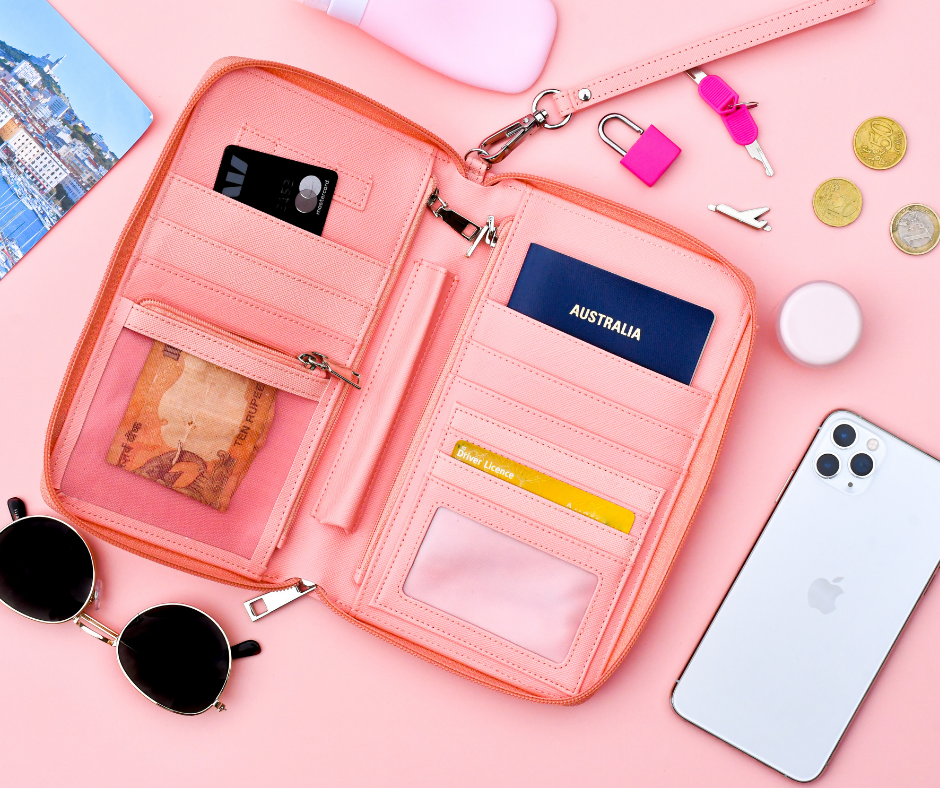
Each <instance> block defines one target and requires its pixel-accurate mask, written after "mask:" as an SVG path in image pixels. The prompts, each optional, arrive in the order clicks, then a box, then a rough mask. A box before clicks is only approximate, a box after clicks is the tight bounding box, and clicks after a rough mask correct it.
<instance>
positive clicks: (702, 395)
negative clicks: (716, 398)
mask: <svg viewBox="0 0 940 788" xmlns="http://www.w3.org/2000/svg"><path fill="white" fill-rule="evenodd" d="M487 303H488V305H489V306H492V307H494V308H496V309H497V310H498V311H500V312H502V313H503V314H506V315H509V316H510V317H512V318H515V319H519V320H521V321H523V322H526V323H528V324H529V325H530V326H532V327H533V328H536V329H539V330H540V331H544V332H545V333H546V334H548V336H549V337H551V338H552V339H553V340H562V341H563V342H565V343H566V344H569V345H571V346H572V347H574V348H575V349H576V350H578V351H584V350H587V351H589V352H590V353H591V354H593V355H595V356H597V357H598V358H599V359H600V360H601V361H605V362H616V364H617V366H621V367H623V368H624V369H625V370H627V372H631V373H633V372H638V373H640V374H642V375H645V376H646V377H648V378H650V379H651V380H653V381H655V382H656V383H659V384H665V385H668V386H669V387H671V388H674V389H675V390H676V391H678V392H681V393H682V394H691V395H694V396H695V397H698V398H699V399H702V400H705V403H706V404H707V403H708V402H710V401H711V398H712V397H711V395H710V394H708V393H707V392H704V391H700V390H699V389H695V388H693V387H692V386H686V385H684V384H682V383H679V382H678V381H676V380H670V379H669V378H667V377H665V376H664V375H660V374H658V373H656V372H653V370H651V369H646V368H645V367H641V366H640V365H639V364H635V363H633V362H632V361H629V360H628V359H625V358H619V357H618V356H615V355H613V353H608V352H607V351H606V350H602V349H601V348H599V347H596V346H595V345H591V344H590V343H588V342H585V341H584V340H582V339H578V338H577V337H573V336H571V335H570V334H566V333H564V332H563V331H559V330H558V329H557V328H553V327H552V326H549V325H546V324H545V323H539V322H538V321H537V320H533V319H532V318H531V317H529V316H528V315H524V314H522V313H521V312H516V311H515V310H514V309H510V308H509V307H507V306H503V305H502V304H500V303H498V302H497V301H493V300H491V299H487ZM484 309H485V307H484Z"/></svg>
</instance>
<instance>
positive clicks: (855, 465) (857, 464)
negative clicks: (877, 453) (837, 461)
mask: <svg viewBox="0 0 940 788" xmlns="http://www.w3.org/2000/svg"><path fill="white" fill-rule="evenodd" d="M849 467H850V468H851V469H852V473H854V474H855V475H856V476H858V477H861V478H864V477H865V476H868V474H870V473H871V472H872V471H873V470H875V461H874V460H873V459H872V458H871V455H868V454H861V453H860V454H856V455H855V456H854V457H853V458H852V461H851V462H850V463H849Z"/></svg>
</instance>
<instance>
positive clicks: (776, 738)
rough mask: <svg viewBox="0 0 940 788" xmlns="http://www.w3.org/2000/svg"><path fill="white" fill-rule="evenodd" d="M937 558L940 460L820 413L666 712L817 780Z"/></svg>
mask: <svg viewBox="0 0 940 788" xmlns="http://www.w3.org/2000/svg"><path fill="white" fill-rule="evenodd" d="M938 563H940V461H938V460H937V459H935V458H934V457H931V456H929V455H927V454H925V453H924V452H922V451H920V450H918V449H915V448H914V447H913V446H911V445H910V444H909V443H905V442H904V441H902V440H900V439H899V438H896V437H895V436H894V435H891V434H890V433H888V432H885V431H884V430H883V429H880V428H879V427H876V426H875V425H874V424H872V423H870V422H868V421H866V420H865V419H863V418H861V417H860V416H858V415H856V414H854V413H851V412H849V411H844V410H840V411H836V412H834V413H832V414H830V415H829V416H828V417H827V418H826V420H825V421H824V422H823V423H822V425H821V426H820V427H819V429H818V431H817V434H816V437H815V438H814V439H813V442H812V443H811V444H810V447H809V450H808V451H807V452H806V454H805V456H804V457H803V459H802V461H801V462H800V464H799V466H798V467H797V468H796V470H795V471H794V472H793V474H792V476H791V479H790V481H789V483H788V484H787V485H786V487H785V489H784V491H783V492H782V494H781V496H780V497H779V498H778V503H777V506H776V508H775V509H774V511H773V513H772V514H771V516H770V519H769V520H768V521H767V524H766V525H765V526H764V530H763V531H762V532H761V535H760V537H759V538H758V540H757V542H756V543H755V545H754V547H753V548H752V549H751V552H750V555H748V557H747V560H746V561H745V563H744V566H743V567H741V570H740V572H739V573H738V576H737V577H736V578H735V580H734V583H733V584H732V586H731V588H730V590H729V591H728V593H727V595H726V596H725V599H724V601H723V602H722V603H721V607H719V609H718V612H717V613H716V614H715V617H714V618H713V619H712V621H711V624H709V626H708V629H707V630H706V632H705V634H704V635H703V636H702V639H701V641H700V642H699V644H698V647H697V648H696V650H695V653H694V654H693V655H692V658H691V659H690V660H689V662H688V664H687V665H686V667H685V670H684V671H683V672H682V675H681V676H680V677H679V680H678V681H677V682H676V686H675V688H674V690H673V693H672V705H673V708H674V709H675V710H676V712H677V713H678V714H679V715H680V716H681V717H683V718H685V719H686V720H688V721H689V722H691V723H693V724H694V725H697V726H699V727H700V728H702V729H704V730H705V731H707V732H709V733H711V734H713V735H715V736H717V737H718V738H719V739H722V740H724V741H725V742H727V743H728V744H730V745H732V746H734V747H737V748H738V749H739V750H742V751H743V752H745V753H747V754H748V755H751V756H753V757H754V758H756V759H757V760H759V761H761V762H763V763H765V764H767V765H768V766H770V767H772V768H774V769H776V770H777V771H779V772H781V773H783V774H785V775H786V776H787V777H791V778H792V779H794V780H798V781H800V782H809V781H810V780H813V779H815V778H816V777H818V776H819V775H820V773H821V772H822V770H823V769H824V768H825V767H826V764H827V763H828V762H829V759H830V757H831V756H832V753H833V751H834V750H835V748H836V745H837V744H838V743H839V740H840V739H841V738H842V735H843V734H844V733H845V730H846V728H847V727H848V725H849V723H850V722H851V720H852V717H853V716H854V715H855V712H856V711H857V710H858V707H859V704H861V702H862V700H863V699H864V697H865V694H866V693H867V692H868V689H869V687H870V686H871V684H872V682H873V681H874V679H875V676H877V674H878V671H879V670H880V669H881V666H882V665H883V664H884V661H885V659H887V657H888V653H889V652H890V651H891V648H892V646H893V645H894V642H895V640H897V637H898V635H899V634H900V633H901V630H902V629H903V627H904V625H905V623H906V622H907V620H908V618H909V617H910V615H911V613H912V612H913V610H914V607H915V606H916V605H917V602H918V600H919V599H920V598H921V596H922V595H923V593H924V591H925V590H926V589H927V586H928V585H929V583H930V581H931V579H932V578H933V575H934V572H935V571H936V569H937V566H938ZM887 724H889V723H888V721H887V720H885V725H887Z"/></svg>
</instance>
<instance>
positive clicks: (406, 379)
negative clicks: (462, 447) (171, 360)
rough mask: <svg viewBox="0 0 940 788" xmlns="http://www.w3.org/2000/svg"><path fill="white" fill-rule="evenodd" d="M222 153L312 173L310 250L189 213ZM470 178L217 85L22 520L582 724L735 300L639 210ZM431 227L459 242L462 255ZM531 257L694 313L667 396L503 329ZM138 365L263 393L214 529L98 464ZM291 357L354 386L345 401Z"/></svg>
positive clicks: (261, 224)
mask: <svg viewBox="0 0 940 788" xmlns="http://www.w3.org/2000/svg"><path fill="white" fill-rule="evenodd" d="M232 144H238V145H241V146H244V147H248V148H253V149H255V150H258V151H263V152H267V153H272V154H276V155H278V156H282V157H285V158H290V159H296V160H302V161H305V162H308V163H313V164H316V165H318V166H322V167H326V168H330V169H333V170H336V171H337V173H338V179H337V184H336V191H335V196H334V199H333V204H332V207H331V209H330V212H329V215H328V218H327V220H326V226H325V229H324V232H323V235H322V237H320V236H316V235H312V234H310V233H307V232H305V231H303V230H300V229H298V228H296V227H293V226H291V225H288V224H285V223H283V222H281V221H279V220H277V219H274V218H272V217H270V216H268V215H266V214H264V213H261V212H259V211H256V210H254V209H253V208H250V207H247V206H245V205H243V204H241V203H239V202H236V201H235V200H233V199H230V198H229V197H225V196H223V195H221V194H218V193H216V192H214V191H213V190H212V186H213V183H214V182H215V178H216V173H217V170H218V168H219V164H220V161H221V159H222V155H223V151H224V149H225V148H226V146H228V145H232ZM484 176H485V170H484V169H483V168H482V167H470V168H468V167H467V165H466V164H465V162H464V160H463V158H462V157H461V156H460V155H459V154H457V153H456V152H455V151H454V150H452V149H451V148H450V147H449V146H447V145H446V144H445V143H444V142H442V141H441V140H439V139H437V138H436V137H434V136H433V135H432V134H430V133H429V132H427V131H425V130H423V129H421V128H419V127H418V126H416V125H414V124H412V123H411V122H409V121H407V120H406V119H404V118H402V117H401V116H399V115H397V114H395V113H394V112H392V111H390V110H388V109H386V108H384V107H381V106H379V105H377V104H376V103H374V102H372V101H370V100H369V99H367V98H365V97H363V96H361V95H358V94H356V93H354V92H352V91H350V90H348V89H345V88H343V87H341V86H339V85H337V84H335V83H332V82H329V81H327V80H325V79H322V78H320V77H317V76H315V75H313V74H309V73H307V72H303V71H300V70H298V69H295V68H292V67H289V66H283V65H278V64H274V63H268V62H260V61H249V60H241V59H227V60H223V61H220V62H218V63H217V64H216V65H215V66H214V67H213V69H212V70H211V71H210V72H209V74H208V75H207V76H206V78H205V79H204V81H203V82H202V83H201V84H200V86H199V88H198V89H197V91H196V93H195V95H194V96H193V98H192V100H191V101H190V103H189V105H188V106H187V107H186V109H185V111H184V113H183V115H182V117H181V118H180V120H179V122H178V123H177V125H176V127H175V129H174V131H173V133H172V135H171V137H170V140H169V143H168V145H167V147H166V150H165V151H164V153H163V156H162V157H161V159H160V161H159V163H158V165H157V167H156V170H155V171H154V173H153V175H152V177H151V179H150V181H149V183H148V184H147V187H146V189H145V191H144V193H143V195H142V197H141V199H140V201H139V202H138V204H137V207H136V209H135V211H134V213H133V215H132V217H131V219H130V221H129V223H128V225H127V227H126V228H125V230H124V233H123V235H122V237H121V240H120V242H119V244H118V247H117V249H116V251H115V254H114V257H113V259H112V261H111V267H110V269H109V272H108V274H107V278H106V281H105V283H104V285H103V287H102V290H101V292H100V293H99V296H98V300H97V303H96V305H95V308H94V311H93V314H92V316H91V318H90V320H89V323H88V325H87V326H86V328H85V332H84V335H83V337H82V340H81V342H80V344H79V347H78V349H77V350H76V354H75V356H74V357H73V359H72V363H71V365H70V370H69V373H68V376H67V378H66V381H65V383H64V384H63V388H62V391H61V394H60V396H59V399H58V401H57V403H56V408H55V412H54V415H53V420H52V423H51V426H50V431H49V435H48V442H47V447H46V471H45V478H44V489H45V494H46V496H47V499H48V501H49V502H50V503H51V504H52V505H53V506H54V507H55V508H56V509H57V510H58V511H60V512H61V513H62V514H63V515H65V516H67V517H68V518H69V519H70V520H72V521H74V522H76V523H77V524H78V525H79V526H80V527H82V528H85V529H87V530H88V531H90V532H91V533H94V534H96V535H97V536H100V537H101V538H103V539H105V540H107V541H109V542H112V543H114V544H117V545H120V546H122V547H125V548H127V549H129V550H131V551H133V552H135V553H137V554H139V555H144V556H147V557H149V558H152V559H154V560H157V561H161V562H163V563H166V564H169V565H171V566H174V567H178V568H181V569H185V570H187V571H190V572H193V573H196V574H199V575H203V576H205V577H208V578H212V579H215V580H219V581H222V582H226V583H231V584H236V585H240V586H244V587H245V588H247V589H253V590H256V591H255V594H260V593H262V592H264V591H270V590H273V589H277V588H287V587H289V586H295V587H297V588H302V587H301V586H298V585H297V584H298V582H299V578H304V579H306V581H307V582H313V583H316V585H317V588H316V593H317V594H319V596H320V598H321V599H322V600H323V601H324V602H325V603H327V604H328V605H329V606H330V607H331V608H332V609H333V610H335V611H336V612H338V613H340V614H341V615H343V616H345V617H348V618H349V619H351V620H353V621H355V622H356V623H358V624H359V625H360V626H362V627H364V628H366V629H368V630H370V631H372V632H374V633H375V634H377V635H379V636H381V637H383V638H385V639H386V640H389V641H391V642H393V643H395V644H397V645H399V646H401V647H402V648H405V649H408V650H410V651H412V652H414V653H416V654H418V655H420V656H422V657H424V658H425V659H427V660H429V661H432V662H435V663H437V664H439V665H441V666H443V667H446V668H447V669H449V670H451V671H454V672H456V673H459V674H462V675H464V676H467V677H469V678H472V679H474V680H476V681H478V682H480V683H483V684H486V685H489V686H491V687H495V688H498V689H501V690H503V691H506V692H509V693H512V694H516V695H518V696H522V697H526V698H530V699H535V700H541V701H549V702H558V703H577V702H579V701H582V700H584V699H585V698H586V697H588V696H589V695H590V694H591V693H592V692H593V691H594V690H596V689H597V687H598V686H599V685H600V684H601V683H602V682H603V681H604V679H605V678H607V676H609V674H610V673H611V672H612V671H613V669H614V668H615V667H616V666H617V665H618V664H619V663H620V661H621V659H622V658H623V656H624V655H625V653H626V652H627V651H628V650H629V648H630V646H631V644H632V643H633V642H634V640H635V638H636V637H637V635H638V633H639V631H640V629H641V628H642V626H643V624H644V622H645V620H646V618H647V617H648V615H649V614H650V611H651V608H652V606H653V604H654V602H655V601H656V598H657V596H658V595H659V592H660V590H661V588H662V585H663V583H664V581H665V578H666V575H667V574H668V572H669V570H670V567H671V566H672V564H673V562H674V560H675V558H676V554H677V551H678V549H679V547H680V545H681V543H682V540H683V537H684V536H685V534H686V531H687V529H688V528H689V524H690V522H691V520H692V517H693V515H694V514H695V511H696V509H697V507H698V505H699V503H700V501H701V499H702V495H703V493H704V490H705V487H706V485H707V483H708V480H709V478H710V476H711V474H712V471H713V468H714V464H715V461H716V458H717V455H718V450H719V448H720V445H721V441H722V437H723V436H724V433H725V429H726V427H727V425H728V419H729V417H730V415H731V410H732V407H733V405H734V401H735V397H736V395H737V393H738V390H739V388H740V385H741V381H742V377H743V375H744V371H745V368H746V366H747V363H748V358H749V354H750V351H751V347H752V344H753V340H754V333H755V325H754V310H755V306H754V293H753V289H752V286H751V283H750V282H749V280H748V279H747V277H746V276H744V275H743V274H742V273H741V272H740V271H738V270H737V269H736V268H734V267H733V266H732V265H730V264H729V263H728V262H727V261H726V260H725V259H724V258H722V257H721V256H720V255H718V254H717V253H716V252H714V251H712V250H711V249H709V248H708V247H706V246H705V245H704V244H702V243H700V242H699V241H697V240H695V239H694V238H692V237H690V236H689V235H687V234H685V233H683V232H681V231H679V230H677V229H675V228H673V227H670V226H668V225H666V224H664V223H662V222H660V221H657V220H655V219H652V218H650V217H648V216H646V215H644V214H642V213H639V212H637V211H633V210H630V209H628V208H624V207H622V206H620V205H616V204H614V203H611V202H608V201H606V200H603V199H600V198H597V197H594V196H592V195H590V194H588V193H586V192H583V191H579V190H576V189H572V188H569V187H566V186H564V185H562V184H559V183H555V182H553V181H548V180H545V179H542V178H536V177H529V176H523V175H518V174H511V175H500V176H492V175H490V176H488V177H484ZM445 203H446V205H447V206H448V208H447V209H444V210H442V208H443V206H444V204H445ZM449 211H456V212H458V213H459V214H460V215H461V216H463V217H467V218H468V219H470V220H472V221H473V222H475V223H476V224H478V225H481V226H483V227H484V230H483V231H481V233H479V237H480V238H482V237H483V236H484V235H486V238H485V241H484V242H480V243H478V244H477V246H476V248H475V249H474V250H473V252H472V253H471V254H469V255H468V248H469V246H470V244H469V242H468V241H467V240H466V239H465V237H463V235H462V234H461V232H459V231H458V230H457V229H455V226H454V225H457V224H459V220H458V219H456V217H455V215H454V214H452V213H449ZM487 217H493V219H494V221H493V222H492V223H490V225H489V226H490V228H491V231H490V232H489V233H488V234H487V233H486V232H485V231H486V225H487ZM448 218H450V219H451V220H452V221H447V219H448ZM494 226H495V230H492V228H493V227H494ZM471 229H472V228H471ZM467 234H469V233H467ZM489 242H492V243H494V244H495V245H494V246H491V245H489ZM532 243H536V244H541V245H544V246H546V247H549V248H551V249H553V250H556V251H558V252H561V253H564V254H567V255H571V256H573V257H575V258H577V259H579V260H583V261H585V262H588V263H590V264H591V265H594V266H598V267H601V268H605V269H608V270H610V271H613V272H615V273H617V274H620V275H622V276H624V277H628V278H630V279H633V280H635V281H637V282H640V283H643V284H646V285H649V286H651V287H654V288H657V289H659V290H663V291H665V292H667V293H671V294H673V295H675V296H678V297H680V298H683V299H685V300H687V301H691V302H693V303H695V304H699V305H701V306H704V307H707V308H708V309H710V310H712V311H713V312H714V314H715V322H714V327H713V329H712V332H711V336H710V338H709V339H708V342H707V344H706V346H705V351H704V355H703V356H702V358H701V361H700V363H699V366H698V368H697V371H696V373H695V378H694V380H693V384H692V385H691V386H685V385H682V384H680V383H677V382H675V381H673V380H670V379H667V378H665V377H662V376H660V375H658V374H656V373H655V372H651V371H649V370H647V369H644V368H642V367H639V366H636V365H634V364H632V363H630V362H628V361H625V360H622V359H620V358H618V357H616V356H613V355H610V354H608V353H606V352H604V351H602V350H599V349H598V348H596V347H593V346H591V345H588V344H586V343H583V342H581V341H580V340H578V339H575V338H573V337H571V336H568V335H567V334H564V333H561V332H559V331H556V330H554V329H552V328H549V327H548V326H546V325H544V324H541V323H538V322H535V321H533V320H531V319H529V318H527V317H524V316H523V315H521V314H520V313H518V312H514V311H513V310H510V309H508V308H507V306H506V304H507V301H508V299H509V296H510V293H511V292H512V289H513V285H514V283H515V281H516V277H517V275H518V273H519V270H520V267H521V265H522V261H523V259H524V258H525V255H526V252H527V250H528V248H529V245H530V244H532ZM154 341H157V342H160V343H165V344H166V345H167V346H170V347H172V348H175V349H177V350H178V351H181V352H183V353H186V354H190V355H191V356H193V357H195V358H197V359H202V360H203V361H208V362H211V363H212V364H214V365H217V366H218V367H221V368H223V369H225V370H229V371H232V372H236V373H238V374H240V375H243V376H244V377H246V378H249V379H250V380H252V381H257V382H258V385H259V386H260V387H261V388H265V387H273V388H274V389H276V390H277V393H276V395H275V401H274V416H273V420H272V421H271V423H270V429H269V430H268V433H267V436H266V439H265V440H264V442H263V445H261V447H260V448H259V449H258V452H257V455H256V456H255V458H254V460H253V462H252V464H251V466H250V468H249V470H248V472H247V474H246V475H245V476H244V478H243V479H242V480H241V482H240V484H239V486H238V488H237V489H236V490H235V492H234V494H233V495H232V497H231V501H230V503H229V505H228V507H227V508H226V509H225V511H220V510H219V509H217V508H212V507H211V506H207V505H206V504H205V503H202V502H199V501H197V500H194V499H193V498H191V497H187V496H186V495H182V494H180V493H179V492H178V491H176V490H173V489H170V488H168V487H164V486H161V485H159V484H156V483H154V482H153V481H152V480H151V479H148V478H143V477H142V476H140V475H138V474H136V473H130V472H128V471H127V470H125V469H123V468H120V467H116V466H115V465H113V464H110V463H109V462H108V461H107V455H108V452H109V448H110V447H111V445H112V441H113V439H114V438H115V434H116V431H118V428H119V426H120V425H121V422H122V418H123V417H124V414H125V412H126V411H127V409H128V402H129V401H130V398H131V395H132V392H133V391H134V387H135V383H136V382H137V380H138V377H139V376H140V375H141V371H142V369H143V367H144V364H145V362H146V361H147V357H148V354H149V353H150V351H151V348H152V347H153V346H154ZM304 353H308V354H320V355H317V356H316V358H322V356H326V357H328V358H329V360H330V363H331V364H332V365H333V367H334V368H335V369H337V370H342V371H343V374H345V375H347V376H348V375H349V374H350V371H355V372H357V373H359V375H360V376H361V377H360V380H361V386H362V388H361V390H357V389H355V388H354V387H352V386H351V385H348V384H347V383H345V382H343V381H342V380H341V379H339V378H338V377H335V376H332V375H328V374H327V373H326V372H325V371H323V370H322V369H320V368H317V367H314V368H312V369H308V368H307V367H305V365H304V364H303V363H301V361H300V360H298V356H300V355H302V354H304ZM136 428H137V426H136V425H135V426H133V427H132V428H131V429H136ZM128 439H129V440H130V438H128ZM458 440H466V441H469V442H471V443H473V444H476V445H479V446H484V447H486V448H487V449H490V450H491V451H493V452H496V453H498V454H500V455H502V456H504V457H507V458H510V459H512V460H514V461H517V462H520V463H523V464H525V465H526V466H529V467H531V468H534V469H536V470H538V471H540V472H542V473H545V474H548V475H550V476H552V477H554V478H556V479H560V480H563V481H565V482H568V483H570V484H572V485H574V486H576V487H578V488H581V489H583V490H586V491H589V492H592V493H594V494H595V495H597V496H600V497H603V498H605V499H607V500H609V501H611V502H614V503H616V504H619V505H621V506H623V507H626V508H628V509H630V510H631V511H633V512H635V514H636V520H635V523H634V525H633V527H632V530H630V532H629V533H623V532H621V531H618V530H615V529H614V528H611V527H608V526H606V525H603V524H601V523H599V522H596V521H595V520H592V519H589V518H587V517H585V516H583V515H581V514H578V513H577V512H575V511H572V510H569V509H566V508H563V507H562V506H560V505H557V504H554V503H551V502H550V501H548V500H546V499H544V498H540V497H536V496H535V495H533V494H531V493H529V492H527V491H525V490H523V489H520V488H517V487H514V486H512V485H509V484H505V483H503V482H502V481H501V480H500V479H497V478H494V477H493V476H490V475H488V474H486V473H483V472H481V471H479V470H477V469H476V468H473V467H470V466H468V465H466V464H463V463H461V462H458V461H457V460H455V459H453V458H452V457H451V456H450V455H451V452H452V449H453V447H454V444H455V443H456V442H457V441H458ZM439 509H442V510H444V516H441V517H439V518H437V520H436V521H435V523H434V527H433V528H431V527H430V525H431V523H432V519H434V517H435V514H436V513H437V512H438V510H439ZM468 518H469V519H468Z"/></svg>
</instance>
